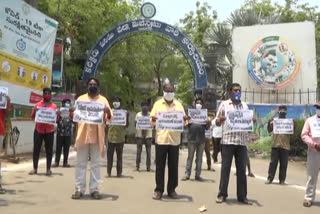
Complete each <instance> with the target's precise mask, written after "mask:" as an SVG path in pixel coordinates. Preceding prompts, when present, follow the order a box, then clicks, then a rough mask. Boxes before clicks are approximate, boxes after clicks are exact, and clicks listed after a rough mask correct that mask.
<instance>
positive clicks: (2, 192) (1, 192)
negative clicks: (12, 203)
mask: <svg viewBox="0 0 320 214" xmlns="http://www.w3.org/2000/svg"><path fill="white" fill-rule="evenodd" d="M6 192H7V191H6V190H5V189H3V188H2V186H1V185H0V194H5V193H6Z"/></svg>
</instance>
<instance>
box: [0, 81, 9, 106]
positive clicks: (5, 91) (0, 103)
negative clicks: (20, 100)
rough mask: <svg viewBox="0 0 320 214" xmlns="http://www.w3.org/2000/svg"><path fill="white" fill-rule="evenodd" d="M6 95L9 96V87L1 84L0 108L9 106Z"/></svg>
mask: <svg viewBox="0 0 320 214" xmlns="http://www.w3.org/2000/svg"><path fill="white" fill-rule="evenodd" d="M5 96H8V88H7V87H1V86H0V109H6V108H7V98H6V97H5Z"/></svg>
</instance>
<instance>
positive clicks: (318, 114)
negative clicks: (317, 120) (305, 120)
mask: <svg viewBox="0 0 320 214" xmlns="http://www.w3.org/2000/svg"><path fill="white" fill-rule="evenodd" d="M316 112H317V116H318V117H320V109H317V110H316Z"/></svg>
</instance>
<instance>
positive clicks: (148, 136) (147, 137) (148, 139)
mask: <svg viewBox="0 0 320 214" xmlns="http://www.w3.org/2000/svg"><path fill="white" fill-rule="evenodd" d="M141 110H142V111H141V112H138V113H137V115H136V121H137V118H138V117H140V116H147V117H149V116H150V112H149V104H148V102H146V101H144V102H142V103H141ZM136 142H137V156H136V169H137V171H139V170H140V161H141V152H142V146H143V144H144V145H145V148H146V153H147V158H146V166H147V171H148V172H149V171H150V166H151V145H152V129H136Z"/></svg>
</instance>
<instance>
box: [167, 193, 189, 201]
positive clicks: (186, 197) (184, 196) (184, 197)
mask: <svg viewBox="0 0 320 214" xmlns="http://www.w3.org/2000/svg"><path fill="white" fill-rule="evenodd" d="M161 201H164V202H193V198H192V196H189V195H180V194H179V195H178V199H172V198H170V197H169V196H168V195H163V196H162V199H161Z"/></svg>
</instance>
